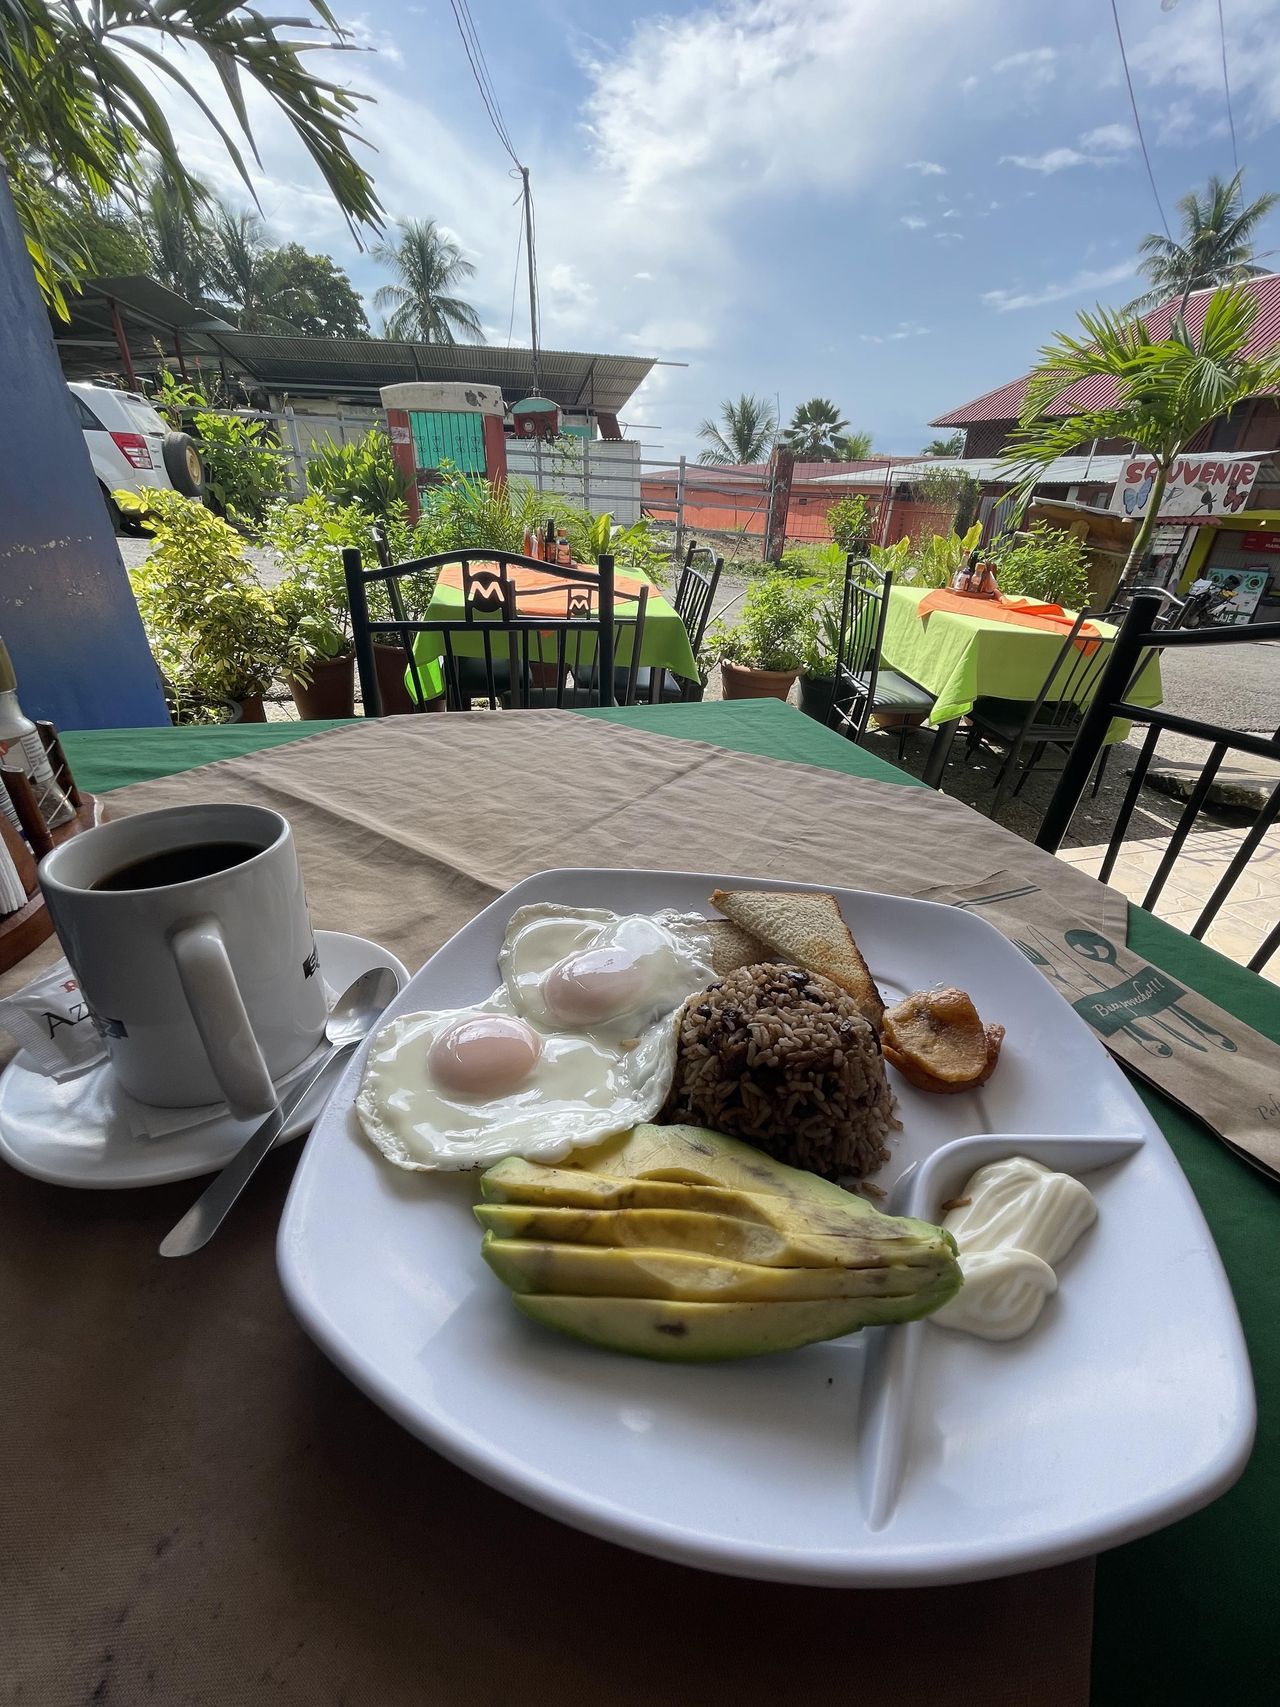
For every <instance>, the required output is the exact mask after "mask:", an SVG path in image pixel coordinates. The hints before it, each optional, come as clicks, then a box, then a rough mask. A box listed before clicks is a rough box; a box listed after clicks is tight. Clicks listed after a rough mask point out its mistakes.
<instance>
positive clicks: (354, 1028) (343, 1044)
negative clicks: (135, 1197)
mask: <svg viewBox="0 0 1280 1707" xmlns="http://www.w3.org/2000/svg"><path fill="white" fill-rule="evenodd" d="M399 987H400V983H399V980H398V979H397V977H396V975H395V973H394V972H393V971H392V970H391V968H390V967H389V966H375V967H374V968H373V969H372V970H371V971H369V972H364V973H361V975H360V977H359V978H357V979H356V981H355V983H354V984H351V985H349V986H348V988H347V989H345V990H344V991H343V992H342V994H341V995H340V996H339V997H338V1000H337V1001H336V1002H335V1003H334V1005H333V1011H332V1013H331V1014H330V1015H329V1020H328V1024H327V1025H326V1026H325V1028H324V1035H325V1038H326V1040H327V1041H328V1042H329V1043H330V1044H332V1046H333V1047H332V1048H331V1049H330V1050H329V1051H328V1053H327V1054H326V1055H325V1056H324V1057H323V1058H322V1059H321V1060H319V1061H317V1063H316V1064H315V1066H314V1067H313V1068H312V1069H311V1071H310V1072H309V1073H304V1074H303V1076H302V1077H301V1078H300V1079H299V1080H298V1081H297V1083H296V1084H293V1085H291V1086H290V1087H289V1089H288V1091H287V1092H286V1093H285V1095H284V1096H283V1097H282V1098H281V1100H280V1101H279V1102H278V1103H277V1104H276V1106H275V1107H274V1108H273V1109H272V1111H271V1113H270V1114H269V1115H268V1116H267V1118H266V1119H265V1120H264V1121H263V1122H262V1125H261V1126H259V1127H258V1129H257V1131H256V1132H254V1134H253V1136H252V1137H250V1138H247V1139H246V1140H245V1142H244V1143H243V1144H242V1145H241V1147H240V1148H239V1150H237V1151H236V1153H235V1155H234V1156H233V1157H232V1158H231V1160H230V1161H229V1162H228V1163H227V1165H226V1167H225V1168H223V1170H222V1172H221V1173H220V1174H219V1175H218V1177H217V1179H215V1180H214V1181H213V1183H212V1184H211V1185H209V1186H207V1187H206V1188H205V1190H204V1191H203V1192H201V1194H200V1196H199V1197H197V1198H196V1200H195V1202H194V1203H193V1204H192V1205H191V1207H190V1209H188V1210H187V1213H186V1214H185V1215H184V1216H183V1217H182V1219H181V1221H179V1222H178V1224H177V1226H176V1227H174V1228H172V1229H171V1231H170V1232H168V1233H167V1234H166V1235H165V1238H164V1242H163V1243H162V1244H161V1246H160V1255H161V1256H162V1257H187V1256H190V1255H191V1253H192V1251H198V1250H199V1249H200V1247H201V1246H202V1245H206V1244H208V1242H209V1240H210V1239H211V1238H212V1237H213V1235H214V1234H215V1233H216V1232H217V1230H218V1228H219V1227H220V1226H221V1225H222V1222H223V1220H224V1218H225V1216H226V1214H227V1211H228V1210H229V1209H230V1208H231V1205H232V1204H233V1203H234V1202H235V1200H236V1198H237V1197H239V1195H240V1193H241V1192H242V1191H243V1190H244V1188H245V1186H247V1185H248V1183H249V1181H250V1180H251V1179H252V1178H253V1175H254V1173H255V1171H256V1170H257V1167H258V1164H259V1163H260V1162H261V1161H262V1159H263V1157H264V1156H266V1155H267V1153H268V1151H270V1149H271V1148H272V1146H273V1145H274V1144H275V1141H276V1139H277V1138H278V1137H279V1136H280V1134H281V1133H282V1132H283V1131H284V1128H285V1123H286V1121H287V1120H288V1118H289V1116H290V1115H291V1114H292V1113H293V1111H294V1109H295V1108H297V1106H298V1104H299V1103H300V1102H301V1101H302V1099H303V1097H305V1096H306V1094H307V1092H308V1091H309V1090H310V1089H311V1087H312V1086H313V1085H314V1084H315V1082H316V1080H317V1079H319V1078H321V1077H322V1076H323V1075H324V1074H325V1073H327V1072H328V1071H329V1069H330V1067H332V1065H333V1064H334V1062H335V1061H341V1060H345V1059H346V1057H347V1056H348V1055H350V1053H351V1051H352V1050H353V1049H355V1047H356V1046H357V1044H359V1043H360V1042H361V1041H362V1040H363V1038H364V1037H365V1035H366V1033H367V1032H368V1031H369V1029H370V1027H371V1026H372V1025H373V1023H374V1021H375V1020H376V1019H377V1018H378V1016H379V1014H381V1012H382V1010H383V1009H384V1008H385V1007H386V1005H387V1003H388V1002H390V1001H393V1000H394V999H395V996H396V993H397V991H398V990H399Z"/></svg>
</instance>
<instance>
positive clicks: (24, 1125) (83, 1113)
mask: <svg viewBox="0 0 1280 1707" xmlns="http://www.w3.org/2000/svg"><path fill="white" fill-rule="evenodd" d="M316 948H317V950H318V951H319V955H320V971H321V974H322V976H323V977H324V981H325V983H326V984H327V985H328V987H329V988H330V989H331V990H334V991H342V990H345V989H346V987H347V985H348V984H350V983H351V982H352V981H353V980H354V979H356V978H358V977H359V976H360V974H361V973H362V972H367V971H369V970H370V969H371V968H372V967H374V966H389V967H390V968H391V970H392V971H393V972H394V973H395V975H396V977H397V979H398V980H399V985H400V988H401V989H403V988H404V986H405V984H406V983H407V982H408V978H409V974H408V972H407V971H406V969H405V968H404V966H403V965H402V964H401V963H400V961H398V960H397V959H396V957H395V955H394V954H390V953H388V952H387V950H386V949H385V948H379V947H378V945H377V943H374V942H369V941H367V940H366V939H365V938H364V937H360V936H348V935H347V933H346V932H345V931H317V932H316ZM27 1059H28V1057H27V1054H26V1051H25V1050H22V1051H20V1052H19V1053H18V1055H17V1056H15V1058H14V1059H13V1060H12V1061H11V1062H10V1063H9V1065H8V1067H6V1068H5V1070H4V1073H3V1074H0V1157H3V1159H4V1160H5V1161H6V1162H8V1163H9V1165H10V1166H11V1167H15V1168H17V1169H18V1170H19V1171H20V1172H21V1173H24V1174H30V1175H31V1176H32V1177H33V1178H34V1179H42V1180H48V1181H49V1182H50V1183H51V1184H53V1185H77V1186H85V1187H89V1188H91V1189H94V1188H96V1189H99V1190H118V1189H120V1188H122V1187H124V1186H135V1185H165V1184H167V1183H169V1182H170V1181H172V1180H183V1179H196V1178H198V1177H199V1175H201V1174H208V1173H213V1172H214V1171H215V1169H217V1168H220V1167H222V1166H224V1164H225V1163H227V1162H229V1161H230V1160H231V1158H232V1156H233V1155H234V1154H235V1153H236V1151H237V1150H238V1149H239V1148H240V1146H241V1145H242V1144H243V1143H244V1141H245V1139H246V1138H247V1137H248V1136H249V1134H250V1133H251V1132H252V1131H253V1129H254V1127H255V1126H257V1125H258V1124H259V1119H260V1118H261V1117H256V1118H254V1119H253V1120H233V1119H232V1117H231V1115H230V1114H229V1113H228V1112H227V1111H226V1109H225V1108H224V1109H219V1110H214V1111H210V1109H209V1108H207V1107H206V1108H198V1109H192V1110H191V1111H190V1114H191V1120H190V1124H188V1125H185V1126H182V1127H181V1128H180V1129H179V1130H177V1131H171V1132H166V1133H165V1135H164V1136H163V1137H146V1136H139V1135H138V1133H137V1131H136V1117H135V1118H131V1117H130V1111H129V1103H130V1099H129V1098H128V1096H127V1095H126V1094H125V1093H124V1092H123V1091H122V1090H121V1089H120V1087H119V1085H118V1084H117V1083H116V1081H115V1079H114V1077H113V1076H112V1073H111V1069H110V1067H109V1066H108V1065H107V1063H106V1062H105V1061H103V1062H99V1064H98V1065H97V1066H94V1067H90V1068H88V1069H87V1070H86V1071H85V1072H83V1073H81V1074H79V1075H78V1076H77V1077H76V1078H74V1079H67V1080H64V1081H63V1083H61V1084H59V1083H58V1082H57V1080H56V1079H51V1078H48V1077H47V1076H46V1075H44V1074H43V1073H35V1072H32V1071H31V1069H30V1067H28V1066H27V1065H26V1062H27ZM306 1065H307V1063H306V1062H303V1063H301V1064H300V1065H299V1066H298V1067H295V1068H294V1069H293V1071H292V1072H290V1073H286V1074H285V1076H284V1077H283V1078H282V1079H279V1080H277V1088H278V1089H280V1090H287V1089H288V1087H289V1085H290V1084H291V1083H292V1082H293V1080H294V1079H295V1078H296V1077H297V1075H298V1074H299V1073H300V1072H302V1070H303V1068H304V1067H305V1066H306ZM332 1089H333V1082H332V1081H325V1080H321V1082H320V1084H319V1085H317V1086H316V1087H315V1089H314V1090H312V1091H309V1092H308V1094H307V1095H306V1096H305V1097H304V1098H303V1100H302V1102H301V1103H300V1104H299V1106H298V1108H297V1109H296V1110H295V1112H294V1114H293V1116H292V1118H291V1119H290V1121H289V1123H288V1125H287V1126H286V1127H285V1130H284V1132H283V1133H282V1134H281V1137H280V1140H279V1141H280V1143H282V1144H284V1143H287V1142H288V1140H289V1139H291V1138H300V1137H301V1136H302V1134H303V1133H304V1132H306V1131H308V1130H309V1129H310V1127H311V1123H312V1121H313V1120H314V1119H315V1118H316V1116H317V1114H318V1113H319V1112H320V1109H321V1107H322V1106H323V1104H324V1101H325V1099H326V1097H327V1096H328V1095H329V1093H330V1091H332ZM135 1106H136V1105H135Z"/></svg>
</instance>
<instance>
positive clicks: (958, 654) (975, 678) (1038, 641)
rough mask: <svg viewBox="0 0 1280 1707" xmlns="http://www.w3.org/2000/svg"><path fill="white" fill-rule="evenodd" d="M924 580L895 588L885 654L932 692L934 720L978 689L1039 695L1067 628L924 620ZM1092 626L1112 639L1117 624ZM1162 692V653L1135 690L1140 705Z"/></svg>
mask: <svg viewBox="0 0 1280 1707" xmlns="http://www.w3.org/2000/svg"><path fill="white" fill-rule="evenodd" d="M928 591H929V589H928V588H927V587H890V589H889V614H888V616H887V618H886V620H885V628H884V649H883V653H882V656H883V659H884V662H885V663H886V664H887V665H889V667H890V668H891V669H894V670H897V671H899V672H900V673H901V674H902V675H904V676H909V677H910V678H911V680H912V681H913V682H918V683H919V684H920V686H921V687H922V688H927V689H928V690H929V692H930V693H931V694H933V695H934V698H935V700H936V703H935V705H934V708H933V711H932V712H931V713H930V716H929V721H930V723H934V724H938V723H950V722H952V721H953V720H954V719H955V718H957V717H963V716H964V715H965V714H966V713H967V712H969V711H972V710H973V705H974V701H975V700H977V699H978V698H979V696H983V697H989V698H995V699H1022V700H1030V699H1034V698H1035V697H1036V695H1037V694H1038V693H1039V691H1040V689H1041V686H1042V685H1043V683H1044V679H1045V677H1046V676H1047V675H1048V674H1049V671H1050V670H1051V669H1052V668H1053V663H1054V660H1055V658H1057V656H1058V653H1059V652H1060V651H1061V650H1062V642H1063V639H1064V638H1065V632H1064V633H1063V634H1054V633H1052V632H1051V631H1050V630H1048V629H1044V628H1021V627H1018V626H1016V625H1015V624H1013V623H1009V622H992V621H990V620H989V619H984V618H983V617H982V616H981V615H980V614H975V615H973V616H969V615H968V614H967V613H966V614H964V615H961V614H960V613H959V612H953V611H946V610H938V611H933V612H931V613H930V615H929V616H927V617H926V618H925V619H924V621H923V622H922V621H921V620H920V613H919V612H918V610H917V609H916V606H917V605H918V604H919V603H920V600H921V599H922V598H923V597H924V596H925V593H926V592H928ZM1093 625H1094V627H1095V628H1096V629H1097V631H1098V633H1099V634H1100V635H1101V636H1102V637H1103V644H1104V645H1106V646H1109V645H1110V643H1111V641H1112V640H1113V639H1114V638H1115V633H1116V631H1115V628H1114V627H1113V626H1112V624H1111V623H1109V622H1100V621H1097V620H1096V619H1094V624H1093ZM1161 695H1162V688H1161V682H1160V660H1159V659H1158V658H1153V659H1152V660H1151V662H1150V663H1149V664H1148V666H1147V668H1146V669H1145V670H1144V671H1143V672H1142V675H1141V677H1140V678H1139V680H1138V682H1137V683H1136V684H1135V686H1134V689H1133V694H1132V698H1133V702H1134V704H1135V705H1159V704H1160V700H1161ZM1128 729H1129V725H1128V724H1127V723H1122V722H1120V721H1119V720H1117V721H1116V722H1115V723H1113V724H1112V725H1111V734H1110V736H1109V737H1108V739H1109V740H1112V741H1118V740H1122V739H1123V737H1124V736H1125V735H1126V734H1127V733H1128Z"/></svg>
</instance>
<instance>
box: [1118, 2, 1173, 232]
mask: <svg viewBox="0 0 1280 1707" xmlns="http://www.w3.org/2000/svg"><path fill="white" fill-rule="evenodd" d="M1111 16H1112V19H1113V20H1114V22H1115V26H1116V40H1117V42H1119V44H1120V63H1121V65H1123V66H1124V80H1125V83H1126V84H1127V85H1128V89H1129V106H1130V108H1131V109H1132V112H1133V123H1134V128H1135V130H1136V131H1137V133H1138V142H1139V144H1140V145H1141V148H1142V158H1143V160H1144V161H1145V162H1146V166H1147V178H1148V180H1149V181H1150V184H1151V194H1152V195H1153V196H1154V197H1155V199H1156V212H1157V213H1158V214H1159V215H1160V223H1161V225H1163V226H1164V234H1165V236H1166V237H1167V238H1168V239H1169V241H1170V242H1171V243H1172V242H1173V234H1172V233H1171V232H1170V230H1169V221H1168V220H1167V219H1166V218H1165V216H1164V206H1163V204H1162V203H1161V201H1160V192H1159V190H1158V189H1157V188H1156V175H1155V173H1154V172H1153V171H1152V170H1151V156H1150V155H1149V154H1148V153H1147V139H1146V137H1145V136H1143V134H1142V120H1141V119H1140V118H1139V117H1138V103H1137V101H1136V100H1135V99H1134V94H1133V78H1132V77H1131V76H1130V75H1129V58H1128V55H1127V54H1126V53H1125V51H1124V36H1123V35H1122V34H1121V33H1120V14H1119V12H1117V11H1116V0H1111Z"/></svg>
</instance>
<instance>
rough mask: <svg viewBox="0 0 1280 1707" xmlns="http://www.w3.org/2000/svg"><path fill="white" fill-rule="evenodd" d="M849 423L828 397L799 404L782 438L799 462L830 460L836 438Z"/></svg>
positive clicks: (833, 454)
mask: <svg viewBox="0 0 1280 1707" xmlns="http://www.w3.org/2000/svg"><path fill="white" fill-rule="evenodd" d="M848 425H849V423H848V422H847V421H846V420H845V419H844V417H843V416H842V415H841V413H840V411H839V410H838V409H837V408H836V406H835V404H834V403H833V402H832V401H831V399H830V398H829V397H811V398H810V399H809V401H808V402H807V403H801V404H798V405H797V407H796V411H795V413H794V414H793V415H792V417H791V425H790V426H789V427H788V428H787V430H786V432H785V433H784V434H783V437H784V439H785V441H786V443H787V446H788V448H789V449H790V450H792V451H794V452H795V455H796V459H797V461H799V462H833V461H834V460H835V454H836V451H835V440H836V439H837V438H838V437H839V435H840V434H841V433H843V432H844V430H845V428H846V427H847V426H848Z"/></svg>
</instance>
